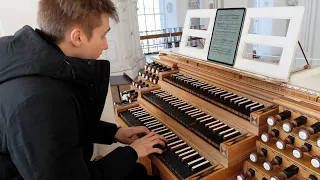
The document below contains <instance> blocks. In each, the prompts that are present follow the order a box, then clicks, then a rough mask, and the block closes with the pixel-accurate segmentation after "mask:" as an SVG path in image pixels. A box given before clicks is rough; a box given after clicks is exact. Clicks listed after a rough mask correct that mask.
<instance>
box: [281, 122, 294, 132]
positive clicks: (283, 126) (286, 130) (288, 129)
mask: <svg viewBox="0 0 320 180" xmlns="http://www.w3.org/2000/svg"><path fill="white" fill-rule="evenodd" d="M282 129H283V130H284V132H286V133H289V132H291V131H292V128H291V126H290V124H287V123H284V124H283V125H282Z"/></svg>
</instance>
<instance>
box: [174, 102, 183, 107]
mask: <svg viewBox="0 0 320 180" xmlns="http://www.w3.org/2000/svg"><path fill="white" fill-rule="evenodd" d="M184 104H186V103H185V102H181V103H178V104H175V105H173V106H174V107H177V106H181V105H184Z"/></svg>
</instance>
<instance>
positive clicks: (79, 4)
mask: <svg viewBox="0 0 320 180" xmlns="http://www.w3.org/2000/svg"><path fill="white" fill-rule="evenodd" d="M109 17H111V18H113V19H114V20H116V21H118V15H117V12H116V9H115V6H114V4H113V3H112V2H111V0H90V1H89V0H76V1H75V0H40V2H39V12H38V24H39V27H40V28H41V30H33V29H32V28H31V27H29V26H25V27H23V28H22V29H21V30H19V31H18V32H16V34H15V35H14V36H9V37H3V38H1V39H0V179H1V180H7V179H12V180H13V179H14V180H18V179H25V180H38V179H39V180H40V179H46V180H47V179H48V180H64V179H66V180H89V179H94V180H96V179H97V180H98V179H99V180H100V179H101V180H102V179H145V178H147V175H146V170H145V168H144V167H143V166H142V165H141V164H138V163H136V161H137V158H138V157H143V156H147V155H149V154H150V153H161V150H160V149H157V148H153V147H154V145H156V144H160V145H164V144H165V141H166V140H165V139H164V138H163V137H160V136H159V135H156V134H154V133H152V132H150V131H149V130H148V129H147V128H144V127H135V128H120V129H118V128H117V126H116V125H114V124H109V123H105V122H102V121H100V119H99V118H100V116H101V113H102V110H103V107H104V102H105V98H106V94H107V91H108V84H109V73H110V64H109V62H108V61H95V59H97V58H98V57H99V56H100V55H101V53H102V51H103V50H105V49H107V48H108V44H107V40H106V37H105V36H106V33H107V32H108V31H109V30H110V27H109ZM137 134H146V136H144V137H143V138H141V139H136V138H135V137H136V136H135V135H137ZM116 141H119V142H121V143H124V144H128V145H129V146H126V147H120V148H117V149H116V150H114V151H113V152H111V153H110V154H109V155H107V156H106V157H104V158H102V159H101V160H99V161H96V162H90V158H91V156H92V151H93V143H101V144H112V143H113V142H116Z"/></svg>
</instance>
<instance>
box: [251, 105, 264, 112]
mask: <svg viewBox="0 0 320 180" xmlns="http://www.w3.org/2000/svg"><path fill="white" fill-rule="evenodd" d="M262 106H263V104H259V105H257V106H254V107H251V108H250V111H252V110H253V109H255V108H259V107H262Z"/></svg>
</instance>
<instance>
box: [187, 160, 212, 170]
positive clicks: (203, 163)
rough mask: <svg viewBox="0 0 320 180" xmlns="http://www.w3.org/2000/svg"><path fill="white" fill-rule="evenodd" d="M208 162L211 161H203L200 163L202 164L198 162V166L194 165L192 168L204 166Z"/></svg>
mask: <svg viewBox="0 0 320 180" xmlns="http://www.w3.org/2000/svg"><path fill="white" fill-rule="evenodd" d="M208 163H209V161H204V162H202V163H200V164H198V165H196V166H193V167H192V168H191V169H192V170H195V169H196V168H198V167H201V166H203V165H205V164H208Z"/></svg>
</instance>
